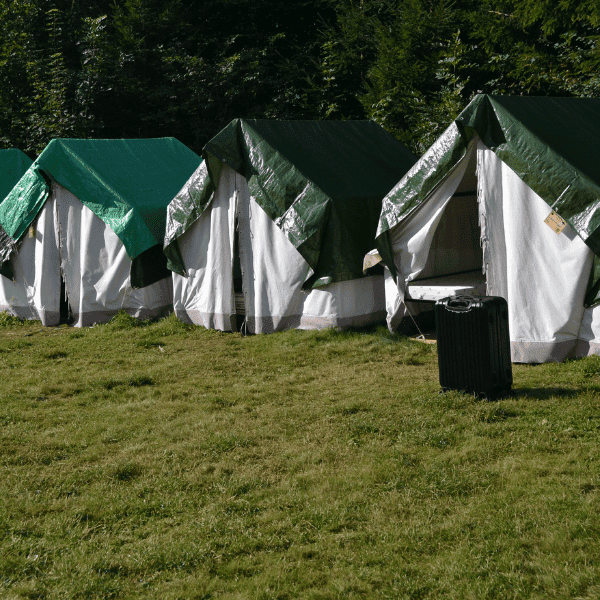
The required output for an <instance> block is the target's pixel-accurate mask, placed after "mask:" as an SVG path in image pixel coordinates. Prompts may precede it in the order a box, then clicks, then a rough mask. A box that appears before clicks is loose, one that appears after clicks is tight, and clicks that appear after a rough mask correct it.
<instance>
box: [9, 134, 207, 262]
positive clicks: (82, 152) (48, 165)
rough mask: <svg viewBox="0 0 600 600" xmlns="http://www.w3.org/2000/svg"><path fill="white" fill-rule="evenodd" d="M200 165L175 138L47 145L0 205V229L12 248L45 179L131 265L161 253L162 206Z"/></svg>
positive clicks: (43, 192) (41, 198)
mask: <svg viewBox="0 0 600 600" xmlns="http://www.w3.org/2000/svg"><path fill="white" fill-rule="evenodd" d="M94 160H98V161H99V162H100V163H101V169H97V168H96V167H95V166H94V165H93V163H94ZM200 162H201V158H200V157H199V156H198V155H197V154H196V153H194V152H193V151H192V150H190V149H189V148H187V146H184V145H183V144H182V143H181V142H179V141H178V140H176V139H175V138H156V139H145V140H144V139H134V140H71V139H60V140H58V139H57V140H52V141H51V142H50V143H49V144H48V146H47V147H46V149H45V150H44V151H43V152H42V154H41V155H40V156H39V157H38V159H37V160H36V161H35V162H34V163H33V165H32V166H31V167H30V168H29V170H28V171H27V173H25V175H24V176H23V177H22V178H21V180H20V181H19V182H18V183H17V185H16V186H15V187H14V188H13V189H12V191H11V192H10V193H9V194H8V195H7V197H6V198H5V200H4V202H3V203H2V205H0V226H2V227H3V228H4V230H5V231H6V233H7V234H8V235H9V236H10V237H12V238H13V240H14V241H15V242H16V241H17V240H18V239H19V238H20V237H21V236H22V235H23V233H24V232H25V231H26V230H27V228H28V227H29V225H30V224H31V223H32V222H33V220H34V219H35V217H36V216H37V214H38V212H39V210H40V209H41V208H42V206H43V204H44V202H45V200H46V198H47V196H48V192H49V186H48V184H47V183H46V182H45V181H44V175H49V176H50V177H51V178H52V179H53V180H54V181H56V182H57V183H58V184H59V185H61V186H63V187H65V188H66V189H68V190H69V191H70V192H71V193H73V194H74V195H75V196H76V197H77V198H79V200H81V202H82V203H83V204H84V205H86V206H87V207H88V208H89V209H90V210H92V212H94V214H95V215H96V216H98V217H99V218H100V219H102V220H103V221H104V222H105V223H106V224H107V225H108V226H109V227H110V228H111V229H112V230H113V231H114V232H115V234H116V235H117V236H118V237H119V239H120V240H121V241H122V242H123V245H124V246H125V249H126V251H127V254H128V255H129V257H130V258H131V259H132V260H134V259H135V258H136V257H137V256H139V255H141V254H142V253H143V252H144V251H146V250H148V249H150V248H152V247H153V246H156V245H160V246H161V247H162V244H163V240H164V229H165V220H166V210H167V206H168V203H169V202H170V200H171V199H172V198H173V196H174V195H175V194H176V193H177V191H178V190H179V189H181V186H183V185H184V184H185V182H186V181H187V179H188V178H189V176H190V175H191V174H192V173H193V172H194V170H195V169H196V168H197V167H198V165H199V164H200ZM144 186H145V187H144Z"/></svg>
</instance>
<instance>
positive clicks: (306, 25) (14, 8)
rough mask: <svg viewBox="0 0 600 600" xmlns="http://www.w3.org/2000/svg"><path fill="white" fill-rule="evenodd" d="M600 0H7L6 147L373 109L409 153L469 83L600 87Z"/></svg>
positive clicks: (0, 111) (465, 96)
mask: <svg viewBox="0 0 600 600" xmlns="http://www.w3.org/2000/svg"><path fill="white" fill-rule="evenodd" d="M599 6H600V5H599V4H598V2H597V1H596V0H454V1H450V0H296V1H294V2H288V1H285V2H283V1H282V0H196V1H194V2H192V1H189V2H185V1H183V0H90V1H87V2H82V1H81V0H14V1H10V0H0V23H1V24H2V27H3V32H2V36H1V37H0V147H17V148H21V149H22V150H24V151H25V152H27V153H28V154H29V155H30V156H32V157H34V156H35V155H36V154H37V153H38V152H39V151H41V150H42V149H43V148H44V146H45V145H46V144H47V142H48V141H49V140H50V139H52V138H53V137H87V138H90V137H158V136H174V137H177V138H178V139H180V140H181V141H182V142H184V143H185V144H187V145H188V146H190V147H191V148H192V149H194V150H195V151H197V152H198V151H199V150H200V149H201V148H202V146H203V145H204V143H206V141H208V139H210V137H212V136H213V135H214V134H215V133H217V132H218V131H219V130H220V129H221V128H222V127H223V126H224V125H226V124H227V123H228V122H229V121H230V120H231V119H232V118H235V117H250V118H282V119H290V118H295V119H364V118H371V119H375V120H376V121H378V122H379V123H380V124H381V125H382V126H383V127H385V128H386V129H387V130H388V131H390V132H391V133H392V134H394V135H395V136H396V137H397V138H398V139H400V140H402V141H403V142H405V143H406V144H408V145H409V146H410V147H411V148H412V149H413V150H415V151H416V152H417V153H420V152H422V151H424V150H425V148H426V147H427V146H428V145H429V144H430V143H431V142H432V141H433V140H434V139H435V138H436V137H437V136H438V135H439V133H440V132H441V131H442V130H443V129H444V128H445V127H446V126H447V125H448V123H449V122H450V121H451V120H452V119H453V118H454V117H455V116H456V115H457V114H458V112H460V110H462V108H464V106H466V104H467V103H468V102H469V101H470V99H471V98H472V97H473V96H474V95H475V94H477V93H480V92H485V93H501V94H517V95H521V94H524V95H534V94H536V95H567V96H572V95H575V96H597V95H600V75H599V73H600V70H599V67H600V30H599V26H600V8H599Z"/></svg>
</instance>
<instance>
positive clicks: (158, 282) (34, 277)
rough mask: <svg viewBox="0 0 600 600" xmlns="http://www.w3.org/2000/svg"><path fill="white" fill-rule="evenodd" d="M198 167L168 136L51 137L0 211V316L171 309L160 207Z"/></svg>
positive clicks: (89, 317)
mask: <svg viewBox="0 0 600 600" xmlns="http://www.w3.org/2000/svg"><path fill="white" fill-rule="evenodd" d="M200 162H201V158H200V157H199V156H198V155H197V154H195V153H194V152H192V151H191V150H190V149H189V148H187V147H186V146H184V145H183V144H182V143H181V142H179V141H178V140H176V139H173V138H163V139H134V140H75V139H56V140H52V141H51V142H50V143H49V144H48V146H47V147H46V148H45V149H44V151H43V152H42V153H41V154H40V156H39V157H38V159H37V160H36V161H35V162H34V163H33V164H32V165H31V166H30V168H29V169H28V170H27V171H26V173H25V174H24V175H23V176H22V177H21V179H20V180H19V181H18V182H17V183H16V185H15V186H14V187H13V188H12V190H11V191H10V193H9V194H8V195H7V196H6V198H5V199H4V201H3V202H2V203H1V204H0V265H1V270H0V273H2V276H1V277H0V310H4V311H7V312H9V313H10V314H12V315H15V316H17V317H19V318H22V319H39V320H41V322H42V324H44V325H57V324H59V323H60V322H61V321H64V320H65V319H67V317H68V312H69V310H70V313H71V318H72V320H73V322H74V324H75V325H76V326H84V325H91V324H93V323H99V322H102V321H106V320H108V319H110V318H111V317H112V316H114V315H115V314H116V313H117V312H118V311H119V310H125V311H127V312H128V313H129V314H131V315H133V316H135V317H139V318H150V317H154V316H159V315H161V314H163V313H165V312H169V311H170V310H172V282H171V276H170V272H169V271H168V270H167V268H166V260H165V257H164V254H163V253H162V241H163V239H164V232H165V222H166V212H167V205H168V203H169V201H170V200H171V199H172V198H173V195H174V194H176V193H177V191H178V190H179V189H181V186H182V185H183V184H184V183H185V182H186V181H187V179H188V178H189V176H190V175H191V174H192V173H193V172H194V170H195V169H196V168H197V167H198V165H199V164H200Z"/></svg>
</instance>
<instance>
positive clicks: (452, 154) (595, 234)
mask: <svg viewBox="0 0 600 600" xmlns="http://www.w3.org/2000/svg"><path fill="white" fill-rule="evenodd" d="M475 136H478V137H479V138H480V139H481V140H482V142H483V143H484V144H485V145H486V147H487V148H489V149H490V150H491V151H493V152H494V153H495V154H496V155H497V156H498V157H499V158H500V159H501V160H502V161H503V162H504V163H505V164H506V165H508V166H509V167H510V168H511V169H512V170H513V171H514V172H515V173H516V175H517V176H518V177H519V178H520V179H521V180H522V181H523V182H525V183H526V184H527V186H528V187H529V188H531V189H532V190H533V191H534V192H535V193H536V194H537V195H538V196H539V197H541V198H542V199H543V200H544V201H545V202H546V204H547V205H548V206H550V207H551V208H552V209H554V210H555V211H556V212H557V213H558V214H559V215H560V216H561V217H563V218H564V219H565V220H566V221H567V222H568V223H569V224H570V225H571V227H572V228H573V229H574V230H575V231H576V232H577V234H578V235H579V236H580V237H581V238H582V240H583V241H584V242H585V243H586V244H587V245H588V246H589V247H590V248H591V249H592V250H593V251H594V252H595V253H596V254H600V170H598V168H597V156H598V153H599V150H600V149H599V148H598V144H599V141H598V140H600V99H598V98H549V97H543V98H542V97H540V98H536V97H530V98H527V97H506V96H487V95H480V96H477V97H476V98H475V99H474V100H473V101H472V102H471V103H470V104H469V106H468V107H467V108H466V109H465V110H464V111H463V112H462V113H461V114H460V115H459V116H458V117H457V119H456V120H455V121H454V122H453V123H452V124H451V125H450V127H449V128H448V129H447V130H446V132H445V133H444V134H443V135H442V136H441V137H440V138H439V139H438V140H437V141H436V142H435V143H434V144H433V145H432V146H431V148H430V149H429V150H428V151H427V152H426V153H425V155H424V156H423V157H422V158H421V159H420V160H419V161H418V162H417V163H416V164H415V165H414V167H413V168H412V169H411V170H410V171H409V172H408V173H407V174H406V176H405V177H404V178H403V179H402V180H401V181H400V182H399V183H398V184H397V185H396V187H395V188H394V189H393V190H392V191H391V192H390V193H389V194H388V195H387V196H386V198H385V199H384V201H383V207H382V214H381V219H380V222H379V226H378V230H377V248H378V250H379V253H380V254H381V256H382V258H383V259H384V261H385V262H386V264H387V265H388V267H389V268H390V270H391V271H392V273H393V275H394V276H395V275H396V272H395V266H394V262H393V251H392V240H391V239H390V233H389V232H390V231H391V229H392V228H394V227H395V226H396V225H397V224H398V223H400V222H401V221H402V220H403V219H404V218H406V217H407V216H408V215H409V214H410V213H411V211H413V210H416V208H417V207H418V206H419V204H420V203H421V202H423V201H424V200H425V199H426V198H428V197H429V196H430V195H431V193H432V192H433V191H434V190H435V189H436V188H437V187H438V186H439V185H440V184H441V182H442V181H443V180H444V179H445V177H446V175H447V173H448V172H449V171H451V170H452V169H453V168H454V167H455V166H456V165H457V164H458V162H459V161H460V160H461V158H462V157H463V156H464V154H465V152H466V149H467V146H468V145H469V143H470V141H471V140H472V139H473V138H474V137H475ZM538 251H539V252H543V248H540V249H538Z"/></svg>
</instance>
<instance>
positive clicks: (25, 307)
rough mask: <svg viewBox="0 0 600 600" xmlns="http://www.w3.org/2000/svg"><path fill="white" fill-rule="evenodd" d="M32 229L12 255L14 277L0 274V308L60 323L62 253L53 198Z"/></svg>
mask: <svg viewBox="0 0 600 600" xmlns="http://www.w3.org/2000/svg"><path fill="white" fill-rule="evenodd" d="M30 232H31V233H32V234H33V236H30ZM30 232H28V233H26V234H25V238H24V239H23V241H22V242H21V244H20V246H19V250H18V252H14V253H13V254H12V256H11V257H10V262H11V264H12V267H13V272H14V278H15V279H14V281H12V280H10V279H8V278H6V277H4V276H0V311H3V312H7V313H8V314H10V315H12V316H15V317H18V318H19V319H30V320H40V321H41V322H42V324H43V325H47V326H51V325H58V323H59V320H60V313H59V309H60V255H59V252H58V239H57V236H56V229H55V226H54V205H53V202H51V201H49V202H46V204H45V205H44V206H43V208H42V210H41V211H40V213H39V214H38V217H37V219H36V220H35V221H34V224H33V227H32V228H31V229H30Z"/></svg>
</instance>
